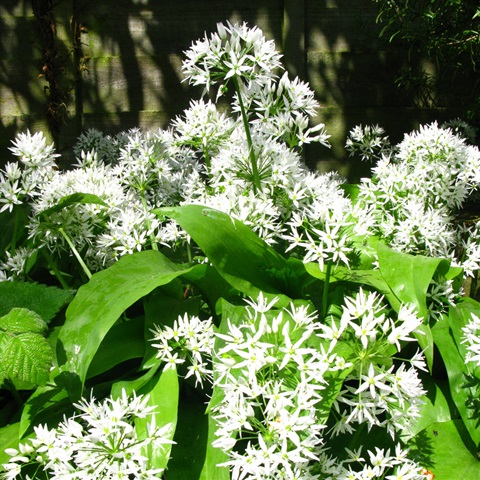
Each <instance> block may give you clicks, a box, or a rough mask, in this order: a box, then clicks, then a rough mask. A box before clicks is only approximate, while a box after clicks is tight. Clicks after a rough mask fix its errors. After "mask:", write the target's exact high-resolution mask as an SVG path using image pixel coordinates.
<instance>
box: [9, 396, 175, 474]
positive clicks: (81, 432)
mask: <svg viewBox="0 0 480 480" xmlns="http://www.w3.org/2000/svg"><path fill="white" fill-rule="evenodd" d="M147 402H148V396H142V395H138V396H137V395H133V396H132V397H129V396H128V395H127V394H126V393H125V390H124V391H123V392H122V396H121V397H120V398H117V399H113V398H111V397H109V398H106V399H105V400H103V401H102V402H98V401H97V400H95V399H94V398H91V399H90V400H89V401H87V400H82V401H81V402H79V403H78V404H75V405H74V407H75V408H76V409H77V410H78V413H77V414H75V415H73V416H70V417H68V418H65V419H64V420H63V421H62V422H61V423H60V424H59V425H58V427H56V428H48V427H47V426H46V425H38V426H36V427H35V428H34V436H33V437H31V438H29V439H28V440H27V441H25V442H24V443H21V444H20V445H19V446H18V448H11V449H8V450H7V454H8V455H9V456H10V460H9V462H8V463H6V464H4V465H3V469H4V471H3V473H0V478H2V479H3V480H14V479H34V478H35V479H37V478H38V479H40V478H48V479H51V480H54V479H56V480H60V479H66V478H69V479H72V480H73V479H78V480H98V479H105V480H107V479H119V478H128V479H131V480H133V479H144V480H157V479H158V478H159V476H160V475H161V474H162V472H163V470H164V469H162V468H155V467H152V465H151V462H150V459H149V457H148V452H149V449H152V448H158V449H162V448H165V446H166V445H171V444H172V443H173V442H172V440H171V439H170V438H169V432H170V431H171V430H172V425H171V424H167V425H164V426H161V427H159V426H157V425H156V423H155V415H154V407H152V406H151V405H148V403H147ZM138 419H147V427H146V429H145V431H144V432H142V431H141V430H139V429H138V427H136V421H138Z"/></svg>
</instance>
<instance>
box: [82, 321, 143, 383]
mask: <svg viewBox="0 0 480 480" xmlns="http://www.w3.org/2000/svg"><path fill="white" fill-rule="evenodd" d="M143 326H144V324H143V321H141V319H137V318H135V319H132V320H129V321H127V322H120V323H118V324H117V325H114V326H113V327H112V328H111V329H110V330H109V331H108V333H107V334H106V335H105V338H104V341H103V342H102V343H101V344H100V347H99V349H98V350H97V353H96V354H95V356H94V357H93V360H92V363H91V364H90V367H89V369H88V373H87V377H88V378H92V377H94V376H96V375H100V374H101V373H104V372H106V371H108V370H110V369H111V368H113V367H115V366H116V365H119V364H120V363H122V362H125V361H127V360H131V359H133V358H142V357H143V355H144V354H145V339H144V335H143Z"/></svg>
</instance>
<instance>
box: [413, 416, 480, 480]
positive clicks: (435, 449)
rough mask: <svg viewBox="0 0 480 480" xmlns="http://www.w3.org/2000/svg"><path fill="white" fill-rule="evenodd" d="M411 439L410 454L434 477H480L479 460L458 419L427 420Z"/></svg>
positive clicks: (449, 478)
mask: <svg viewBox="0 0 480 480" xmlns="http://www.w3.org/2000/svg"><path fill="white" fill-rule="evenodd" d="M416 439H417V441H416V443H415V442H411V443H410V444H409V447H410V455H409V456H411V457H412V458H413V459H414V460H416V461H417V462H421V464H422V466H424V467H425V468H427V469H428V470H430V471H431V472H432V473H433V474H434V475H435V480H452V479H465V480H467V479H468V480H470V479H474V478H475V479H477V478H480V462H479V461H478V458H477V457H476V455H475V447H474V445H473V444H472V443H471V441H470V439H469V436H468V433H467V432H466V430H465V426H464V425H463V423H462V421H461V420H450V421H448V422H438V423H433V424H431V425H430V426H429V427H428V428H426V429H425V430H423V431H422V432H420V433H419V434H418V435H417V437H416Z"/></svg>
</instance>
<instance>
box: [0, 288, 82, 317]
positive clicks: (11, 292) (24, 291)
mask: <svg viewBox="0 0 480 480" xmlns="http://www.w3.org/2000/svg"><path fill="white" fill-rule="evenodd" d="M73 294H74V292H73V290H63V289H60V288H57V287H47V286H46V285H41V284H38V283H26V282H0V315H6V314H7V313H8V312H9V311H10V310H11V309H12V308H27V309H28V310H32V311H34V312H36V313H38V314H39V315H40V316H41V317H42V318H43V320H44V321H45V322H47V323H48V322H49V321H50V320H52V319H53V318H54V317H55V315H56V314H57V313H58V312H59V310H60V309H61V308H62V307H63V306H64V305H65V304H66V303H67V302H68V301H69V300H70V298H71V297H72V296H73Z"/></svg>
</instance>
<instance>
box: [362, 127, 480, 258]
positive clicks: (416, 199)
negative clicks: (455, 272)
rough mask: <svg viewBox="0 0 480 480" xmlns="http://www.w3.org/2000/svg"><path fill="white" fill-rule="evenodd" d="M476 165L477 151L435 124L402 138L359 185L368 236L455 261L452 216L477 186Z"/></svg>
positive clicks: (479, 155) (479, 154)
mask: <svg viewBox="0 0 480 480" xmlns="http://www.w3.org/2000/svg"><path fill="white" fill-rule="evenodd" d="M479 166H480V151H479V150H478V148H476V147H473V146H469V145H467V144H466V143H465V141H464V140H463V139H462V138H460V137H459V136H458V135H455V134H454V133H453V132H452V131H451V130H449V129H443V128H440V127H439V126H438V125H437V124H436V123H433V124H430V125H426V126H422V127H420V129H419V130H418V131H416V132H413V133H411V134H409V135H406V136H405V138H404V140H403V141H402V142H401V143H400V144H399V145H397V146H396V148H395V149H394V152H393V153H391V154H390V155H387V156H383V157H382V158H381V159H380V160H379V161H378V162H377V164H376V166H375V167H374V168H373V173H374V176H373V178H371V179H363V180H362V182H361V183H360V186H359V187H360V192H359V196H358V203H359V204H361V206H362V209H363V211H364V212H365V213H364V214H365V215H368V216H373V217H374V218H375V224H374V225H372V226H371V230H370V232H371V233H372V234H377V235H380V236H381V238H383V239H385V240H386V241H387V242H388V244H389V245H391V246H392V247H393V248H396V249H398V250H401V251H404V252H408V253H416V254H417V253H418V254H424V255H428V256H437V257H444V258H452V259H454V258H455V255H454V250H455V247H456V241H457V237H456V231H455V228H454V222H453V215H454V214H455V212H456V211H457V210H458V209H459V208H460V207H461V206H462V205H463V203H464V202H465V200H466V199H467V198H468V195H469V193H470V192H471V191H472V190H474V189H475V188H476V187H477V185H478V184H479V182H480V177H479V173H478V172H479V171H480V170H479ZM357 213H360V212H357ZM360 215H361V213H360Z"/></svg>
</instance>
